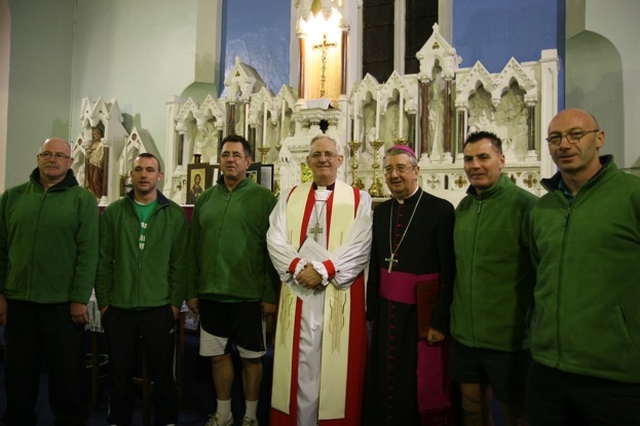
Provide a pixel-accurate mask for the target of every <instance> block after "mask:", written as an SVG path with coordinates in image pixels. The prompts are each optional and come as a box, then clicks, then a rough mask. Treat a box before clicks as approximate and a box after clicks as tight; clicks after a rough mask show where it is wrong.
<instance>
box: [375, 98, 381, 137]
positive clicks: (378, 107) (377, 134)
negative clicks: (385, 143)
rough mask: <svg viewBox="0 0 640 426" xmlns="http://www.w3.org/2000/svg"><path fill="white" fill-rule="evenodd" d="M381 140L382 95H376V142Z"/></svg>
mask: <svg viewBox="0 0 640 426" xmlns="http://www.w3.org/2000/svg"><path fill="white" fill-rule="evenodd" d="M379 138H380V94H379V93H376V140H379Z"/></svg>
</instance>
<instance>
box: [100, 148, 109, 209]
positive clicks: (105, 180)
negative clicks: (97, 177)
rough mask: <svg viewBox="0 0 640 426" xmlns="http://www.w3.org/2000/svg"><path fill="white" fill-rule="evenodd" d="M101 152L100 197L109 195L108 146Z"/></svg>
mask: <svg viewBox="0 0 640 426" xmlns="http://www.w3.org/2000/svg"><path fill="white" fill-rule="evenodd" d="M102 149H103V152H102V194H100V195H101V196H102V197H108V196H109V147H108V146H105V147H104V148H102Z"/></svg>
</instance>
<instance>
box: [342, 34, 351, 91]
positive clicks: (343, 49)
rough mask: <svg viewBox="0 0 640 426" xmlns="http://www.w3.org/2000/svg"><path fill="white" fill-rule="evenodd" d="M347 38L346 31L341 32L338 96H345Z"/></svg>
mask: <svg viewBox="0 0 640 426" xmlns="http://www.w3.org/2000/svg"><path fill="white" fill-rule="evenodd" d="M348 42H349V37H348V34H347V31H346V30H343V31H342V52H341V54H342V55H341V56H342V67H341V68H342V72H341V73H340V94H341V95H346V94H347V53H348V52H347V43H348Z"/></svg>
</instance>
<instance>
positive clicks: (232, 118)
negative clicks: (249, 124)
mask: <svg viewBox="0 0 640 426" xmlns="http://www.w3.org/2000/svg"><path fill="white" fill-rule="evenodd" d="M235 134H236V104H235V103H232V104H229V119H228V120H227V135H235Z"/></svg>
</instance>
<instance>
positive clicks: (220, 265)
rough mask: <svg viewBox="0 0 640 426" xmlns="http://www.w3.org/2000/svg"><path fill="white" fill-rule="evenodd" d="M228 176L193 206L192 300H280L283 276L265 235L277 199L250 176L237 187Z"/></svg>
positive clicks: (190, 247) (189, 289)
mask: <svg viewBox="0 0 640 426" xmlns="http://www.w3.org/2000/svg"><path fill="white" fill-rule="evenodd" d="M223 179H224V177H221V179H220V180H219V181H218V185H215V186H213V187H212V188H209V189H207V190H206V191H204V192H203V193H202V195H200V196H199V197H198V200H197V201H196V205H195V207H194V209H193V218H192V220H191V232H190V240H189V262H190V263H189V287H188V289H187V298H188V299H190V298H193V297H196V296H199V297H202V298H204V299H210V300H219V301H224V300H228V301H232V300H260V301H264V302H267V303H273V304H275V303H276V290H277V288H278V285H279V283H280V280H279V278H278V275H277V273H276V271H275V269H274V268H273V265H272V264H271V260H270V258H269V254H268V252H267V242H266V235H267V230H268V229H269V214H270V213H271V210H273V207H274V206H275V204H276V198H275V196H274V195H273V193H272V192H271V191H269V190H268V189H267V188H265V187H263V186H260V185H258V184H257V183H255V182H254V181H253V180H251V178H246V179H244V180H242V181H241V182H240V183H238V185H237V186H236V187H235V189H234V190H233V191H229V190H228V189H227V187H226V186H225V185H224V184H223V182H224V180H223Z"/></svg>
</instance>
